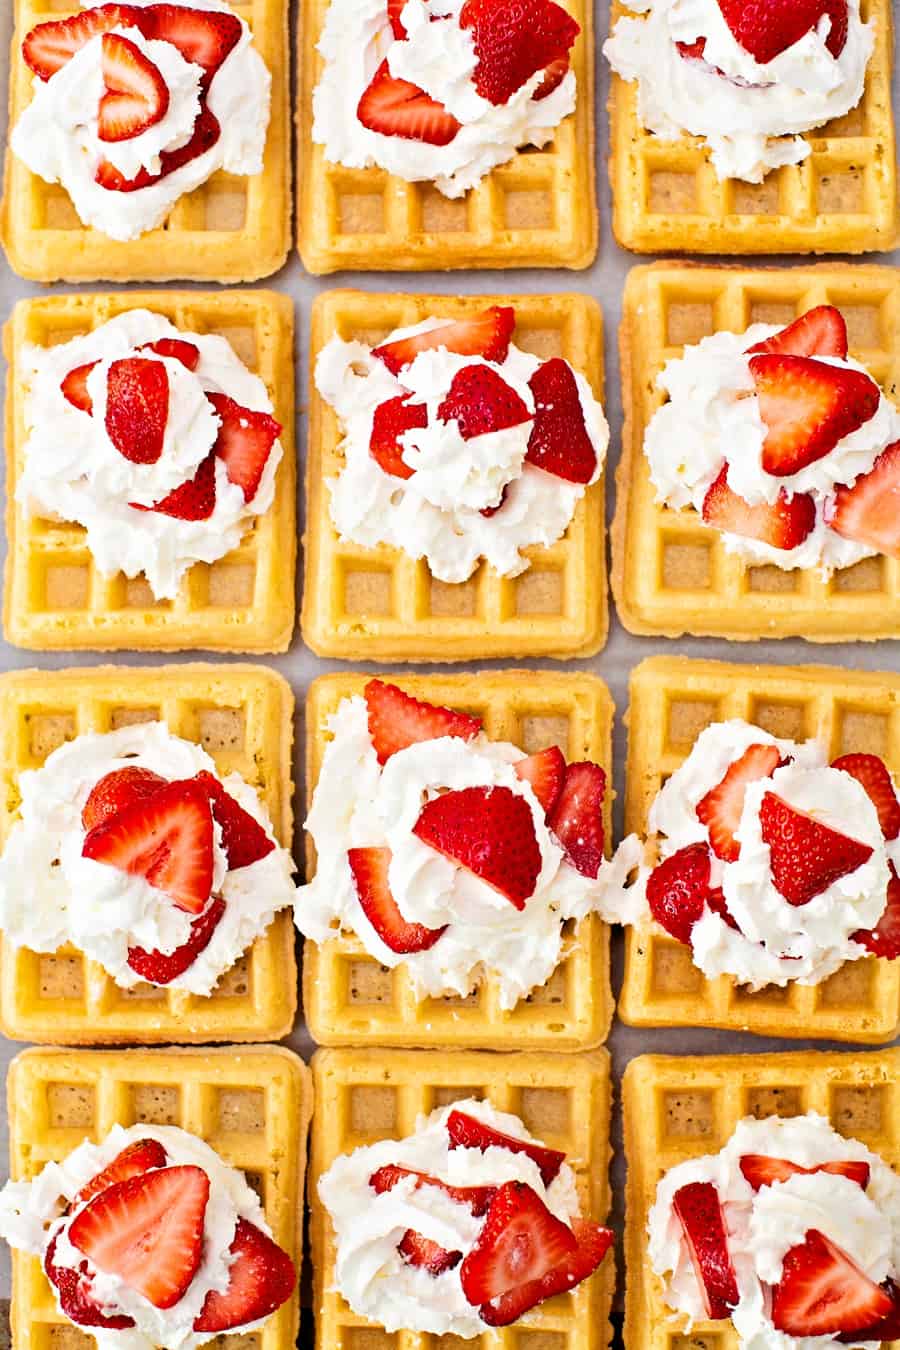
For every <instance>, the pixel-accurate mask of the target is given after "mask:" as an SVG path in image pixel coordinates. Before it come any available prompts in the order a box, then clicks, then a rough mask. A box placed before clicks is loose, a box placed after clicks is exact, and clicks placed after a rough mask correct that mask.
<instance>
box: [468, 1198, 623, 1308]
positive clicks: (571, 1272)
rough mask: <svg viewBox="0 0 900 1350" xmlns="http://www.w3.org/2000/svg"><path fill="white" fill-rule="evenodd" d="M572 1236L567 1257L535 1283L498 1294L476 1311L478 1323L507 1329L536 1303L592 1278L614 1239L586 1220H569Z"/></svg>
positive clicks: (606, 1229)
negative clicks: (573, 1240)
mask: <svg viewBox="0 0 900 1350" xmlns="http://www.w3.org/2000/svg"><path fill="white" fill-rule="evenodd" d="M572 1233H573V1235H574V1237H575V1241H576V1243H577V1246H576V1248H575V1250H574V1251H573V1252H572V1253H571V1254H570V1255H569V1256H566V1257H564V1259H563V1260H562V1261H560V1262H559V1264H558V1265H556V1266H553V1267H552V1268H551V1269H550V1270H548V1271H547V1273H546V1275H542V1276H541V1278H540V1279H539V1280H528V1281H526V1283H525V1284H521V1285H519V1287H518V1288H516V1289H511V1290H509V1292H508V1293H506V1294H501V1295H500V1297H499V1298H497V1299H495V1300H494V1302H493V1303H485V1304H483V1305H482V1307H481V1308H480V1309H479V1312H480V1315H481V1319H482V1321H484V1322H486V1323H487V1324H488V1326H489V1327H505V1326H509V1324H510V1323H511V1322H517V1321H518V1319H519V1318H520V1317H521V1316H522V1314H523V1313H526V1312H528V1310H529V1309H530V1308H534V1307H536V1305H537V1304H538V1303H543V1302H544V1300H545V1299H548V1298H555V1297H556V1295H557V1294H565V1293H568V1292H569V1290H571V1289H574V1288H575V1286H576V1284H581V1282H582V1280H586V1279H587V1278H588V1276H589V1275H593V1273H594V1271H595V1270H596V1269H597V1267H598V1266H599V1265H600V1263H601V1261H602V1260H603V1258H604V1256H605V1255H606V1253H607V1252H608V1251H609V1249H610V1247H611V1246H612V1243H613V1236H614V1235H613V1233H612V1232H611V1231H610V1230H609V1229H608V1228H602V1227H601V1226H600V1224H598V1223H590V1222H588V1221H587V1220H586V1219H573V1220H572Z"/></svg>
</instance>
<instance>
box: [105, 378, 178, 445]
mask: <svg viewBox="0 0 900 1350" xmlns="http://www.w3.org/2000/svg"><path fill="white" fill-rule="evenodd" d="M168 419H169V376H168V374H167V373H166V368H165V366H164V365H163V363H162V361H151V360H148V358H147V357H145V356H126V357H123V359H122V360H121V361H113V363H112V365H111V366H110V368H109V372H108V374H107V382H106V433H107V435H108V436H109V439H110V440H111V441H112V443H113V445H114V446H115V447H116V449H117V450H118V452H119V454H120V455H122V456H123V457H124V458H125V459H127V460H129V461H130V462H131V463H132V464H155V463H156V461H157V460H158V459H159V457H160V455H161V454H162V452H163V441H164V438H165V434H166V422H167V421H168Z"/></svg>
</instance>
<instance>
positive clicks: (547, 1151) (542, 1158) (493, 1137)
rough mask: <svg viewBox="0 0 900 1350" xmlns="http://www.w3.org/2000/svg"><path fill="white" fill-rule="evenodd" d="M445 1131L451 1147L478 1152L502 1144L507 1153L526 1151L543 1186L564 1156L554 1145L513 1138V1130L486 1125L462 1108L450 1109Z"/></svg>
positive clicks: (547, 1183) (546, 1183)
mask: <svg viewBox="0 0 900 1350" xmlns="http://www.w3.org/2000/svg"><path fill="white" fill-rule="evenodd" d="M447 1134H448V1135H449V1136H450V1147H451V1148H477V1149H479V1150H480V1151H481V1152H482V1153H483V1152H484V1150H485V1149H486V1148H505V1149H506V1150H507V1152H509V1153H527V1155H528V1157H529V1158H531V1159H532V1161H534V1162H536V1163H537V1166H538V1171H539V1172H540V1174H541V1180H542V1181H543V1183H544V1185H545V1186H549V1185H550V1183H551V1182H552V1181H555V1179H556V1177H557V1176H558V1175H559V1169H560V1168H561V1167H562V1165H563V1163H564V1162H565V1160H566V1155H565V1154H564V1153H560V1152H559V1150H558V1149H555V1148H546V1147H545V1146H544V1145H543V1144H535V1143H534V1142H533V1141H532V1140H531V1139H517V1138H516V1136H515V1135H513V1134H504V1132H503V1131H502V1130H495V1129H494V1128H493V1126H491V1125H486V1124H485V1122H484V1121H483V1120H479V1119H478V1117H477V1116H470V1115H469V1114H468V1113H467V1112H465V1111H456V1110H453V1111H451V1112H450V1114H449V1116H448V1117H447Z"/></svg>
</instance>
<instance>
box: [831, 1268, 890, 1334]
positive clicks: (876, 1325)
mask: <svg viewBox="0 0 900 1350" xmlns="http://www.w3.org/2000/svg"><path fill="white" fill-rule="evenodd" d="M881 1287H882V1289H883V1290H884V1292H885V1293H886V1294H887V1296H888V1297H889V1298H890V1300H891V1305H892V1306H891V1311H890V1312H889V1313H888V1314H887V1316H886V1317H882V1318H879V1320H878V1321H877V1322H873V1323H872V1324H871V1326H867V1327H863V1328H862V1329H861V1330H860V1331H855V1332H854V1331H845V1332H843V1333H842V1334H841V1335H840V1336H838V1337H837V1339H838V1340H839V1341H842V1342H843V1343H845V1344H850V1345H854V1344H856V1343H857V1342H859V1341H900V1288H898V1286H897V1285H896V1284H895V1283H894V1281H893V1280H885V1281H884V1283H883V1284H882V1286H881Z"/></svg>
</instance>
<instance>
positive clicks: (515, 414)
mask: <svg viewBox="0 0 900 1350" xmlns="http://www.w3.org/2000/svg"><path fill="white" fill-rule="evenodd" d="M529 416H530V414H529V412H528V409H527V408H526V407H525V404H524V403H523V402H522V400H521V399H520V398H519V395H518V394H517V393H516V391H515V390H514V389H511V388H510V386H509V385H508V384H507V383H506V381H505V380H504V379H503V377H502V376H501V375H498V374H497V372H496V370H493V369H492V368H491V367H490V366H463V368H462V370H458V371H457V372H456V374H455V375H454V376H453V382H452V383H451V385H450V390H449V393H448V394H447V397H446V398H445V399H444V401H443V403H442V404H441V405H440V407H439V408H438V417H439V418H440V419H441V421H442V422H449V421H451V420H453V419H455V420H456V423H457V425H458V426H459V433H460V435H461V436H462V438H463V440H464V441H470V440H471V439H472V438H473V437H474V436H484V435H486V433H487V432H489V431H503V430H504V429H505V428H506V427H515V426H519V424H520V423H522V422H527V421H528V418H529Z"/></svg>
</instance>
